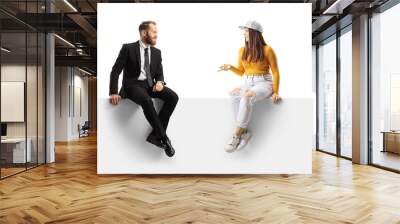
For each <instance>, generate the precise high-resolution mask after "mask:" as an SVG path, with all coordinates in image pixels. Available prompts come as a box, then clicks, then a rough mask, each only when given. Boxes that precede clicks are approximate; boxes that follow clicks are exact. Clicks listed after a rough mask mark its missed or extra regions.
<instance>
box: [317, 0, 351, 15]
mask: <svg viewBox="0 0 400 224" xmlns="http://www.w3.org/2000/svg"><path fill="white" fill-rule="evenodd" d="M354 1H355V0H336V1H335V2H334V3H333V4H332V5H330V6H329V7H328V8H327V9H325V10H324V12H323V13H322V14H341V13H343V10H344V9H345V8H347V6H349V5H351V3H353V2H354Z"/></svg>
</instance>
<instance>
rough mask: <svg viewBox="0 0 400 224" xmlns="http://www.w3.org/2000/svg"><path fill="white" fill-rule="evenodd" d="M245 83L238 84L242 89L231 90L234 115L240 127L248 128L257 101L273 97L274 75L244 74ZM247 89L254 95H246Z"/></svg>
mask: <svg viewBox="0 0 400 224" xmlns="http://www.w3.org/2000/svg"><path fill="white" fill-rule="evenodd" d="M242 78H243V80H244V82H243V84H242V85H240V86H238V88H240V91H239V92H237V93H234V92H231V93H229V95H230V96H231V101H232V108H233V116H234V118H235V123H236V125H237V126H238V127H241V128H247V126H248V124H249V122H250V117H251V113H252V109H253V105H254V103H255V102H257V101H260V100H263V99H266V98H269V97H271V95H272V76H271V74H265V75H256V76H253V75H246V74H245V75H243V77H242ZM247 91H252V92H253V95H252V96H246V92H247Z"/></svg>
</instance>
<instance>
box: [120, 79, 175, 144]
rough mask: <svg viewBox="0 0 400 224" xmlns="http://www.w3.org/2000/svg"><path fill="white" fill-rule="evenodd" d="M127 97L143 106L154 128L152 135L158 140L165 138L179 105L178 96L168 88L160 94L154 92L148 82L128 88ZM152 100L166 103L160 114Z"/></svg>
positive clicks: (145, 114) (138, 83)
mask: <svg viewBox="0 0 400 224" xmlns="http://www.w3.org/2000/svg"><path fill="white" fill-rule="evenodd" d="M126 95H127V97H128V98H129V99H130V100H132V101H133V102H135V103H137V104H139V105H140V106H142V109H143V112H144V116H145V117H146V119H147V121H148V122H149V123H150V125H151V127H152V128H153V131H152V133H151V134H153V135H155V136H156V137H158V138H164V137H165V136H166V130H167V126H168V122H169V118H170V117H171V115H172V112H174V109H175V106H176V104H177V103H178V95H177V94H176V93H175V92H174V91H173V90H172V89H170V88H168V87H166V86H164V88H163V90H161V91H160V92H153V91H152V89H151V88H150V87H149V86H148V85H147V83H146V81H137V83H135V84H134V85H131V86H129V87H127V88H126ZM152 98H159V99H161V100H163V101H164V104H163V106H162V108H161V109H160V112H159V114H157V111H156V109H155V108H154V104H153V100H152Z"/></svg>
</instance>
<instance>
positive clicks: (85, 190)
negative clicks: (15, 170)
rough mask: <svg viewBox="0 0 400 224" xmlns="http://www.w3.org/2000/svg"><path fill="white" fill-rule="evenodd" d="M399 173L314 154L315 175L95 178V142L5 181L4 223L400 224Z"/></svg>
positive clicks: (0, 198)
mask: <svg viewBox="0 0 400 224" xmlns="http://www.w3.org/2000/svg"><path fill="white" fill-rule="evenodd" d="M399 199H400V174H396V173H392V172H389V171H385V170H382V169H378V168H375V167H371V166H361V165H354V164H352V163H351V162H350V161H348V160H345V159H338V158H336V157H333V156H330V155H327V154H324V153H321V152H314V153H313V174H312V175H222V176H213V175H201V176H198V175H185V176H184V175H178V176H174V175H160V176H150V175H139V176H138V175H101V176H99V175H97V174H96V137H95V136H91V137H88V138H83V139H81V140H79V141H73V142H69V143H58V144H57V146H56V163H54V164H50V165H44V166H40V167H38V168H35V169H32V170H29V171H27V172H24V173H21V174H18V175H16V176H13V177H10V178H7V179H5V180H2V181H0V202H1V203H0V223H174V224H175V223H374V224H376V223H385V224H386V223H400V212H399V211H400V200H399Z"/></svg>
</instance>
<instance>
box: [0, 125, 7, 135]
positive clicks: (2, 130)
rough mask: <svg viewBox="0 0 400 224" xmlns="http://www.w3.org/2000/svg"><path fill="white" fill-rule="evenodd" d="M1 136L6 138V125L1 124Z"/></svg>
mask: <svg viewBox="0 0 400 224" xmlns="http://www.w3.org/2000/svg"><path fill="white" fill-rule="evenodd" d="M1 136H7V124H6V123H1Z"/></svg>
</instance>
